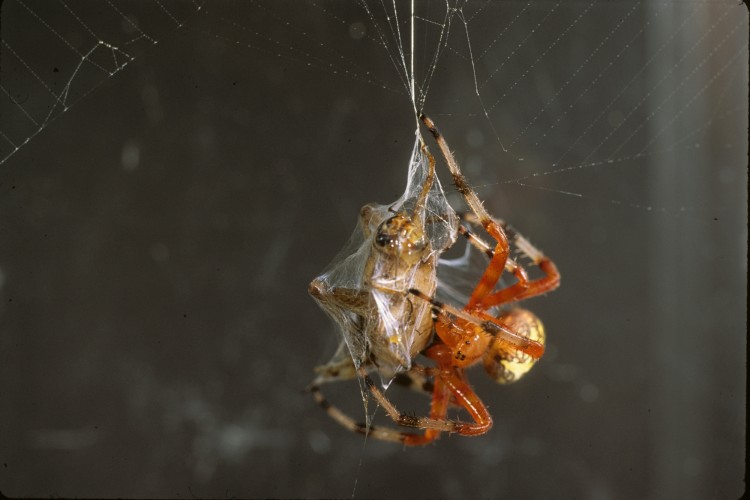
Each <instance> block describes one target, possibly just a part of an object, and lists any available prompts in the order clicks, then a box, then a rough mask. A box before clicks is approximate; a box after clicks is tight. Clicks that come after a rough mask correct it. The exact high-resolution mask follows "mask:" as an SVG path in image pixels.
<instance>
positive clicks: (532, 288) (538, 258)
mask: <svg viewBox="0 0 750 500" xmlns="http://www.w3.org/2000/svg"><path fill="white" fill-rule="evenodd" d="M513 239H514V242H515V244H516V246H517V247H518V248H519V249H520V250H521V252H523V253H524V254H526V255H527V256H528V257H529V258H531V260H532V261H533V262H534V264H535V265H536V266H537V267H539V269H540V270H541V271H542V273H544V276H542V277H541V278H539V279H536V280H534V281H531V282H528V281H527V282H526V283H523V286H520V285H522V283H521V281H520V280H519V282H518V283H516V284H515V285H513V286H510V287H508V288H505V289H503V290H500V291H498V292H496V293H494V294H491V295H488V296H486V297H484V299H482V301H481V303H480V307H482V308H483V309H489V308H491V307H494V306H498V305H501V304H506V303H508V302H513V301H519V300H524V299H528V298H531V297H536V296H537V295H541V294H543V293H547V292H550V291H552V290H554V289H555V288H557V287H558V286H560V272H559V271H558V270H557V266H556V265H555V264H554V263H553V262H552V261H551V260H550V259H548V258H547V257H546V256H545V255H544V254H542V252H540V251H539V250H537V249H536V248H535V247H534V246H532V245H531V243H529V241H528V240H527V239H526V238H524V237H523V236H521V235H518V234H514V238H513Z"/></svg>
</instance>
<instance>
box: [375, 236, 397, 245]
mask: <svg viewBox="0 0 750 500" xmlns="http://www.w3.org/2000/svg"><path fill="white" fill-rule="evenodd" d="M392 242H393V239H392V238H391V237H390V236H388V235H387V234H383V233H378V235H377V236H376V237H375V243H376V244H378V245H380V246H381V247H384V246H388V245H390V244H391V243H392Z"/></svg>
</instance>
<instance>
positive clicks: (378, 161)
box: [0, 0, 748, 498]
mask: <svg viewBox="0 0 750 500" xmlns="http://www.w3.org/2000/svg"><path fill="white" fill-rule="evenodd" d="M415 8H416V15H415V16H414V17H413V20H412V16H411V12H410V3H409V2H394V1H390V2H389V1H373V0H363V1H360V2H352V3H347V4H342V3H336V2H320V1H315V0H310V1H305V2H271V1H249V2H214V3H207V4H204V3H202V2H186V1H185V2H183V1H165V0H158V1H153V2H128V1H121V0H111V1H107V2H92V3H86V2H78V1H76V2H72V1H61V2H34V1H29V0H21V1H18V0H7V1H5V2H3V4H2V46H0V55H1V56H2V59H1V62H2V69H1V71H0V91H1V92H0V192H2V194H1V195H0V231H2V233H0V297H2V299H3V300H2V302H0V304H1V305H0V331H3V332H5V333H4V335H3V339H2V342H4V343H3V344H2V347H1V348H2V351H3V352H4V353H8V354H7V355H6V357H7V362H5V361H3V363H2V365H3V367H2V372H0V378H1V379H2V386H0V393H2V394H4V395H8V397H9V399H10V400H12V401H13V404H9V405H4V407H3V409H2V413H0V415H2V417H1V419H0V421H1V422H2V425H3V426H4V428H8V429H13V430H14V431H15V430H17V432H13V433H12V439H11V440H10V441H9V444H8V445H7V446H8V448H7V449H8V450H9V451H8V452H7V453H6V454H5V455H4V456H3V460H2V461H1V462H3V463H7V464H8V467H7V468H5V469H4V470H3V469H0V474H3V475H2V476H0V477H1V478H2V484H0V489H2V490H3V492H4V493H6V492H7V491H10V492H11V495H13V494H14V493H16V492H18V494H19V495H20V494H23V495H29V494H37V495H48V494H53V493H54V494H60V495H64V496H81V495H89V496H101V495H104V494H106V495H108V496H114V495H117V496H122V495H131V496H138V495H147V494H153V495H155V494H160V495H166V494H174V492H173V490H172V485H173V484H175V483H179V484H183V483H184V482H185V481H186V480H185V478H192V480H194V481H195V483H194V484H195V486H193V488H195V489H191V490H190V491H189V492H188V491H184V490H180V491H181V493H180V494H185V495H187V494H196V495H201V496H208V495H212V496H218V495H224V494H227V492H226V491H224V488H225V487H226V488H231V492H234V491H242V492H248V493H245V494H246V495H248V494H249V495H250V496H274V497H289V496H308V495H309V496H344V495H349V494H350V493H351V484H352V476H356V477H359V474H358V473H357V472H355V471H352V464H350V463H348V462H349V461H350V459H349V458H348V457H350V456H353V455H352V454H353V453H356V454H359V456H363V457H365V458H366V459H367V464H368V465H373V466H372V467H369V468H367V473H366V475H365V473H364V472H362V478H363V479H364V478H365V476H366V481H365V480H363V481H360V482H359V483H358V487H357V491H356V493H358V494H360V495H364V496H393V495H395V494H398V495H400V496H420V497H423V496H446V497H449V496H455V497H465V496H482V497H487V496H490V497H502V496H510V497H513V496H517V497H526V496H532V495H536V496H543V497H550V496H571V497H582V496H598V497H605V498H607V497H619V496H629V497H655V498H658V497H660V496H661V497H663V498H689V497H696V498H705V497H709V496H729V497H737V496H738V495H737V493H738V492H739V491H740V490H741V488H742V486H741V484H740V483H739V478H740V477H741V476H740V471H741V470H742V467H741V464H742V461H741V457H742V451H743V449H742V447H741V445H740V444H737V443H742V442H744V440H743V439H742V437H743V436H744V434H743V426H742V422H743V421H744V419H743V417H744V414H745V411H744V408H743V407H742V405H741V395H742V394H744V392H745V390H744V383H743V382H742V381H743V380H744V378H743V377H742V375H743V374H744V372H745V368H744V362H743V361H744V360H743V359H742V358H743V356H742V353H743V352H744V350H743V347H744V346H745V345H746V344H745V342H746V340H745V337H746V328H745V329H743V323H742V321H741V320H742V318H744V317H745V315H746V309H745V307H746V306H745V302H746V301H745V300H744V299H746V250H747V249H746V239H747V225H746V224H747V212H746V204H747V198H746V194H745V193H746V185H747V171H746V155H747V145H746V130H747V99H746V89H747V60H748V48H747V42H748V36H747V33H748V24H747V12H746V9H745V8H744V7H743V6H741V5H737V2H734V1H664V2H662V1H653V2H651V1H648V2H647V1H641V2H639V1H634V0H628V1H596V2H594V1H553V0H550V1H547V0H532V1H507V2H494V1H476V2H475V1H467V2H463V1H461V2H454V1H416V2H415ZM412 23H413V25H414V47H415V48H414V51H413V52H412V50H411V31H410V27H411V25H412ZM412 75H413V76H414V78H412ZM412 96H413V98H412ZM415 109H416V110H417V111H424V112H426V113H427V114H428V115H429V116H430V117H431V118H432V119H433V120H435V122H436V124H437V125H438V127H440V129H441V131H442V132H443V134H444V136H445V137H446V139H447V141H448V143H449V144H450V145H451V147H452V148H453V149H454V151H455V154H456V156H457V159H458V161H459V163H460V164H461V166H462V168H463V170H464V172H465V173H466V175H467V178H468V179H469V180H470V182H471V183H472V184H473V186H474V187H475V188H476V189H477V191H478V193H479V196H480V198H481V199H482V200H483V201H485V203H486V205H487V207H488V209H489V210H490V212H491V213H493V214H495V215H497V216H499V217H501V218H503V219H505V220H507V221H509V222H510V223H512V224H513V225H514V226H515V227H516V228H518V229H519V230H520V231H521V232H522V233H523V234H524V235H525V236H527V237H528V238H529V239H530V240H531V241H533V242H534V243H535V244H537V245H538V246H539V247H540V248H541V249H542V250H544V251H545V253H546V254H548V255H549V256H551V257H552V258H553V259H554V260H555V261H556V263H557V264H558V266H559V267H560V269H561V272H562V274H563V285H562V287H561V289H560V290H558V291H556V292H555V293H554V294H551V295H550V296H549V298H541V299H538V300H537V299H535V300H534V301H533V303H532V304H531V305H530V306H529V307H530V308H532V309H533V310H534V311H535V312H536V313H537V314H538V315H539V316H540V317H541V318H542V319H544V320H545V324H546V326H547V328H548V330H549V349H548V352H547V354H546V355H545V358H544V359H543V360H542V362H540V363H539V364H538V366H537V368H535V371H536V372H537V374H536V375H532V377H531V378H530V380H528V381H527V382H524V384H527V385H524V386H519V387H514V388H498V387H496V386H495V385H493V384H491V383H490V382H486V381H483V379H484V378H486V377H484V376H483V374H482V373H481V370H476V371H477V372H478V373H472V375H471V380H472V383H473V384H475V386H476V388H477V393H478V394H480V396H481V397H482V398H483V399H484V400H485V402H487V403H488V404H489V405H490V406H491V408H492V412H493V416H494V418H495V419H496V425H495V428H494V429H493V431H492V434H490V435H489V436H488V437H487V438H479V439H475V440H464V441H460V440H458V439H450V440H448V439H445V440H442V441H441V442H440V443H439V444H438V446H436V447H433V448H431V449H430V450H424V451H423V450H409V454H408V456H407V455H406V454H404V453H401V450H400V449H396V450H394V449H393V448H389V447H380V444H379V443H373V442H372V441H369V442H368V446H367V448H366V449H361V445H360V444H359V442H358V441H357V442H356V443H354V441H355V439H351V436H348V435H346V434H344V433H343V431H340V430H339V429H337V428H334V427H333V426H331V427H330V428H329V427H325V428H323V427H322V426H321V422H326V421H325V417H324V416H323V415H320V419H319V420H316V421H315V422H314V423H312V424H309V425H308V424H307V423H306V419H309V418H310V413H312V412H311V409H310V406H311V404H309V402H308V401H307V400H306V399H304V398H299V397H298V392H297V391H298V389H299V388H300V387H302V386H304V385H305V384H306V383H307V382H308V381H309V379H310V377H311V373H310V368H311V366H312V365H313V364H315V363H316V362H320V361H324V360H323V359H320V358H317V357H316V356H318V354H317V353H318V352H322V351H323V345H324V344H325V342H326V339H331V340H330V341H331V342H335V341H336V337H335V336H334V334H333V332H332V331H331V330H332V329H331V327H330V325H329V324H328V323H326V318H325V317H323V315H321V314H320V312H319V311H318V310H316V308H315V307H314V304H313V303H312V301H311V300H310V299H309V298H308V297H306V296H304V295H305V294H304V293H303V292H301V291H303V290H304V289H305V287H306V285H307V282H309V279H310V278H311V277H312V276H314V275H315V274H316V273H317V272H318V271H319V270H320V267H321V265H322V264H324V263H325V262H328V261H329V260H330V258H331V256H333V255H335V253H336V251H337V250H338V249H339V248H340V246H341V244H342V243H343V242H344V241H346V238H347V236H348V235H349V234H350V232H351V229H352V228H353V227H354V226H355V224H356V216H357V213H358V210H359V208H360V207H361V206H362V204H363V203H365V202H368V201H373V200H376V201H379V202H381V203H385V204H387V203H389V202H392V201H395V200H397V199H398V198H399V196H400V195H401V193H402V192H403V190H404V177H405V176H404V173H405V170H406V166H407V165H409V164H410V154H411V152H412V145H413V142H412V140H413V137H414V129H415V127H416V119H415V112H414V111H415ZM427 142H428V143H429V138H428V141H427ZM438 162H439V164H438V176H439V177H441V178H442V179H443V181H444V182H443V185H444V187H446V191H447V193H446V194H447V197H448V199H449V200H450V202H451V205H452V206H454V207H456V208H461V207H462V206H463V205H462V200H461V199H460V197H459V196H457V193H455V192H453V190H452V189H451V188H449V187H448V186H449V183H448V182H445V181H446V180H447V179H448V177H446V174H447V172H446V170H445V167H444V165H441V164H440V159H439V158H438ZM227 228H231V229H232V231H231V232H232V234H234V235H239V236H229V235H228V234H227V233H228V232H229V231H228V230H227ZM464 248H465V247H463V246H459V245H456V246H455V247H454V249H453V251H454V252H455V253H453V254H451V255H447V256H446V257H450V258H454V257H455V258H458V257H459V256H460V255H462V253H463V250H464ZM467 255H468V256H470V257H471V259H473V258H474V257H476V255H474V254H472V253H470V254H467ZM141 256H142V257H141ZM471 259H465V260H460V259H459V260H456V261H454V262H455V263H456V265H455V266H452V267H449V266H447V265H442V267H441V268H439V271H441V273H442V275H441V286H442V287H443V289H444V290H447V292H446V293H447V294H448V296H449V299H446V300H451V301H457V302H458V303H460V300H461V298H462V296H463V295H464V294H465V293H466V290H467V288H468V287H470V286H472V276H475V275H476V272H477V268H481V266H479V265H478V264H476V263H474V262H469V261H470V260H471ZM480 260H481V259H480ZM292 290H294V291H292ZM296 291H300V292H299V293H296ZM141 296H143V297H145V298H144V299H140V298H139V297H141ZM289 311H295V312H294V314H291V313H290V312H289ZM306 311H310V312H309V314H308V313H307V312H306ZM172 318H177V320H173V319H172ZM206 332H211V334H210V335H208V334H207V333H206ZM307 345H310V347H309V349H307V348H306V347H307ZM300 346H302V347H305V348H302V349H300ZM63 352H64V353H66V356H64V357H63V356H60V355H59V353H63ZM63 358H65V359H63ZM175 358H179V359H181V360H183V361H182V362H180V361H175ZM66 359H67V360H70V361H69V362H66ZM73 360H75V361H76V362H75V363H74V362H73ZM102 360H103V361H102ZM280 360H281V361H280ZM73 365H76V366H80V368H76V369H71V368H70V367H71V366H73ZM24 367H28V368H24ZM113 367H115V368H114V369H115V370H117V374H116V375H115V376H114V380H115V382H112V383H111V385H108V383H107V382H105V381H107V380H111V379H113V375H112V370H113ZM50 371H54V372H55V373H58V374H60V377H59V380H58V381H56V383H55V384H50V382H49V381H48V380H47V379H44V378H40V379H37V378H35V375H34V373H40V374H44V373H49V372H50ZM40 377H41V376H40ZM93 380H101V381H102V382H92V381H93ZM238 380H240V381H242V382H241V383H238V382H237V381H238ZM290 380H291V381H290ZM270 381H274V382H273V383H271V382H270ZM238 387H243V388H245V389H244V391H245V392H241V391H242V390H241V389H238ZM349 389H350V388H349ZM342 391H343V389H342ZM238 392H239V393H238ZM110 394H116V395H118V396H117V397H113V396H110ZM341 396H342V397H343V398H347V397H349V398H351V399H352V400H356V399H358V398H352V395H351V392H349V393H348V396H347V393H345V392H342V393H341ZM118 398H119V399H118ZM120 399H122V401H120ZM31 400H33V401H48V402H49V403H48V404H47V405H45V406H43V407H39V406H35V405H36V404H37V403H34V404H32V403H30V401H31ZM62 401H65V402H66V403H65V404H63V403H62ZM92 401H93V403H92ZM113 401H115V403H112V402H113ZM355 402H357V403H358V401H355ZM420 402H421V401H420ZM110 403H112V404H110ZM40 404H41V403H40ZM119 404H121V405H122V407H120V406H117V405H119ZM69 406H77V407H80V408H86V409H87V411H88V412H89V413H90V414H91V415H92V416H91V417H90V418H89V417H88V416H82V415H80V414H78V413H75V411H74V410H72V409H70V408H69ZM108 406H113V407H117V408H122V411H121V414H122V415H125V417H123V418H122V419H120V418H119V417H117V416H114V415H107V414H105V413H106V412H105V410H103V409H101V408H98V407H108ZM425 407H426V404H425V405H421V406H416V408H417V410H415V411H418V412H419V413H420V414H421V413H423V412H424V411H425ZM11 408H12V409H13V410H11ZM16 408H17V409H18V410H15V409H16ZM34 408H41V409H37V410H35V409H34ZM359 410H360V411H361V407H360V408H359ZM45 415H51V417H47V416H45ZM89 421H93V422H94V423H96V424H97V425H98V427H97V428H96V429H94V428H93V427H92V426H89V425H88V422H89ZM81 422H86V425H84V424H82V423H81ZM100 422H106V423H107V424H108V425H101V424H100ZM300 422H303V423H300ZM133 427H136V428H137V429H136V430H133ZM113 429H121V430H122V432H118V431H115V430H113ZM321 429H323V430H321ZM339 432H340V433H339ZM342 434H343V435H342ZM133 436H139V437H138V438H137V439H133ZM138 439H142V441H143V443H141V442H140V441H138ZM126 442H127V444H126ZM138 443H140V444H141V445H142V446H141V447H139V444H138ZM146 449H148V450H151V452H145V451H144V450H146ZM612 449H617V450H618V453H617V460H614V459H611V457H612ZM61 450H67V451H65V452H66V453H75V454H76V455H75V456H76V457H81V461H82V463H85V464H88V465H89V466H91V467H94V469H89V470H95V468H96V467H98V466H99V465H100V464H102V463H106V465H107V470H117V471H119V472H118V473H117V474H112V475H111V476H107V475H106V474H102V475H101V477H102V480H101V483H99V482H97V483H94V484H92V483H91V479H90V478H89V479H85V478H82V477H81V476H80V470H79V469H80V467H77V465H76V464H77V462H75V461H72V462H71V464H73V465H71V466H70V467H68V468H66V466H65V465H63V464H60V463H59V459H58V458H59V457H56V456H55V453H58V452H60V451H61ZM112 450H121V451H122V455H123V456H124V457H130V458H131V459H132V460H130V461H129V463H130V464H134V463H140V464H141V465H140V466H135V465H129V466H128V465H123V464H122V463H120V462H118V463H117V464H113V463H112V462H109V461H107V460H106V459H103V458H102V457H105V456H107V457H108V456H111V455H112V453H111V451H112ZM412 451H414V453H412ZM40 457H41V458H40ZM174 457H181V458H180V459H174ZM182 457H187V458H186V459H183V458H182ZM290 457H294V458H290ZM341 457H344V458H341ZM48 462H49V464H53V465H47V466H46V467H48V468H47V469H46V470H45V471H42V472H44V473H45V474H43V475H45V476H46V477H49V478H51V479H50V480H49V482H48V483H44V484H42V483H40V482H38V481H37V479H35V478H37V477H40V470H39V469H38V468H35V467H25V468H24V467H23V466H19V465H16V464H19V463H26V464H29V463H36V464H46V463H48ZM248 463H250V464H254V466H253V467H252V468H251V470H252V471H253V474H252V475H251V477H252V478H253V486H252V487H250V488H252V489H248V488H249V487H248V486H247V481H248V479H247V478H248V474H247V471H248V467H247V465H248ZM446 464H451V466H450V467H447V465H446ZM561 464H562V465H561ZM422 466H424V467H425V473H427V472H426V471H427V467H429V471H430V472H429V474H431V477H435V480H434V481H419V480H415V477H414V476H415V475H416V472H418V469H419V468H420V467H422ZM14 467H15V468H14ZM419 470H421V469H419ZM415 471H416V472H415ZM542 471H547V473H548V474H547V475H546V476H545V478H544V479H542V478H540V474H541V473H542ZM556 471H557V472H556ZM436 472H437V474H436ZM287 477H288V478H295V479H294V480H292V479H290V480H289V481H281V482H280V481H278V478H287ZM170 478H172V479H170ZM174 478H179V479H174ZM488 478H489V479H488ZM529 478H534V479H533V480H529ZM297 479H299V481H298V480H297ZM280 483H281V484H280ZM426 483H429V484H426ZM134 484H140V485H143V486H142V489H137V488H135V487H134V486H133V485H134ZM301 484H303V485H304V488H305V489H304V491H303V490H301V489H299V488H301V487H300V486H295V485H301ZM6 485H7V486H6ZM6 488H7V489H6ZM200 488H202V489H200ZM167 492H169V493H167ZM231 492H230V493H231ZM563 492H564V493H563ZM6 494H7V493H6Z"/></svg>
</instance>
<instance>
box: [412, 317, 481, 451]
mask: <svg viewBox="0 0 750 500" xmlns="http://www.w3.org/2000/svg"><path fill="white" fill-rule="evenodd" d="M443 328H448V324H447V323H443V324H442V325H440V324H438V325H437V331H438V335H440V330H441V329H443ZM485 349H486V347H485ZM485 349H482V352H483V351H484V350H485ZM454 352H455V349H453V348H451V346H449V345H446V344H435V345H433V346H432V347H430V348H429V349H428V350H427V352H426V353H425V355H426V356H427V357H428V358H430V359H433V360H435V361H436V362H437V364H438V368H439V372H438V373H437V374H436V375H435V388H436V390H437V388H438V385H445V387H447V388H448V389H449V391H450V393H451V395H452V396H453V400H454V402H455V404H457V405H458V406H460V407H462V408H463V409H465V410H466V411H467V412H468V413H469V415H471V418H472V419H474V423H473V424H470V423H460V424H457V425H456V428H455V430H454V432H456V433H458V434H461V435H463V436H478V435H480V434H484V433H485V432H487V431H489V430H490V428H491V427H492V417H491V416H490V412H489V411H488V410H487V407H486V406H484V403H482V401H481V400H480V399H479V396H477V395H476V393H475V392H474V390H473V389H472V388H471V386H470V385H469V384H468V382H466V380H465V379H464V377H463V369H462V368H456V367H454V364H453V363H454V361H455V360H454V354H453V353H454ZM476 361H477V360H476V359H472V360H471V362H470V363H471V364H473V363H475V362H476ZM436 396H437V393H436ZM447 403H448V401H446V403H445V406H444V408H442V409H443V411H447V409H448V404H447Z"/></svg>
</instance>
